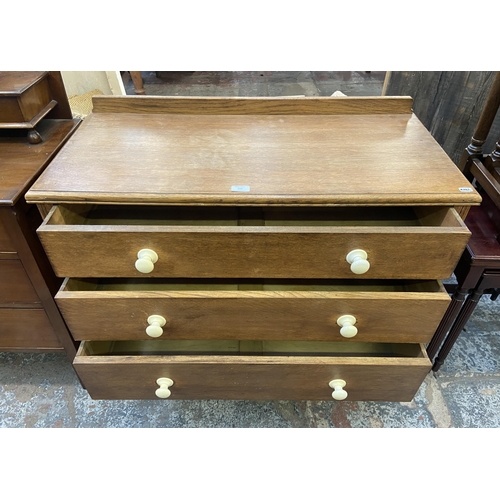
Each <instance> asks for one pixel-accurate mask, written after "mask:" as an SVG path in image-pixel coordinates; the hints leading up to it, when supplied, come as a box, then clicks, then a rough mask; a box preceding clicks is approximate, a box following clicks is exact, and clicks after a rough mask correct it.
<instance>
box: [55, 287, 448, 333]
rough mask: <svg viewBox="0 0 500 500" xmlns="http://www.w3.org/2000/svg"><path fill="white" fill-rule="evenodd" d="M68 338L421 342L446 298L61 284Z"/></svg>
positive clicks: (418, 290) (397, 292)
mask: <svg viewBox="0 0 500 500" xmlns="http://www.w3.org/2000/svg"><path fill="white" fill-rule="evenodd" d="M56 301H57V304H58V306H59V308H60V310H61V312H62V314H63V316H64V319H65V320H66V322H67V323H68V326H69V328H70V330H71V332H72V334H73V336H74V338H75V340H147V339H151V338H152V336H154V338H159V339H177V340H194V339H198V340H203V339H237V340H310V341H361V342H421V343H424V342H428V341H429V340H430V338H431V337H432V335H433V334H434V331H435V330H436V328H437V326H438V324H439V322H440V320H441V318H442V316H443V314H444V312H445V310H446V308H447V306H448V303H449V301H450V298H449V296H448V294H447V293H446V291H445V290H444V287H443V285H442V284H441V283H440V282H438V281H419V280H407V281H403V280H394V281H391V280H358V281H356V282H354V283H353V282H352V281H351V280H238V281H232V280H173V279H171V280H167V279H147V278H144V279H74V278H72V279H66V280H65V282H64V283H63V285H62V287H61V289H60V291H59V292H58V294H57V295H56Z"/></svg>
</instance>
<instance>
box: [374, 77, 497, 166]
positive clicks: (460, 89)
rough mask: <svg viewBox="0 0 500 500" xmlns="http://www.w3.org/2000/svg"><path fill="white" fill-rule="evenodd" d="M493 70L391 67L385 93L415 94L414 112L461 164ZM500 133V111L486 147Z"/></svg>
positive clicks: (488, 147) (488, 87)
mask: <svg viewBox="0 0 500 500" xmlns="http://www.w3.org/2000/svg"><path fill="white" fill-rule="evenodd" d="M494 78H495V72H494V71H390V72H388V73H387V75H386V79H385V82H384V89H383V90H382V94H383V95H387V96H401V95H402V96H405V95H411V96H412V97H413V101H414V103H413V112H414V113H415V114H416V115H417V116H418V119H419V120H420V121H421V122H422V123H423V125H424V126H425V128H426V129H427V130H428V131H429V132H430V133H431V135H432V136H433V137H434V139H436V141H437V142H438V144H439V145H440V146H441V147H442V148H443V149H444V150H445V152H446V153H447V154H448V156H449V157H450V158H451V159H452V161H453V162H454V163H455V164H456V165H458V163H459V161H460V158H461V156H462V151H463V149H464V144H467V143H468V141H469V139H470V137H471V136H472V134H473V132H474V127H475V124H476V123H478V120H479V116H480V115H481V110H482V109H483V107H484V104H485V102H486V98H487V97H488V91H489V89H490V87H491V85H492V82H493V79H494ZM497 137H500V115H499V116H497V118H496V119H495V120H494V121H493V122H492V125H491V135H490V137H489V138H488V139H487V141H486V143H485V150H486V151H491V150H492V149H493V148H494V140H493V138H497Z"/></svg>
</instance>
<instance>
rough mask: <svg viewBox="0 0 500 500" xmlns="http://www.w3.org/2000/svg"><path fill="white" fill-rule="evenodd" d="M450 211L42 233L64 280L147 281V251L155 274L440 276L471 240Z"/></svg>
mask: <svg viewBox="0 0 500 500" xmlns="http://www.w3.org/2000/svg"><path fill="white" fill-rule="evenodd" d="M352 210H354V209H352ZM61 213H62V212H61V211H60V210H59V209H58V208H54V209H53V211H52V212H51V214H54V215H56V214H61ZM446 213H447V214H448V215H447V216H446V217H445V218H444V220H443V221H442V224H443V225H441V224H439V223H438V224H437V225H434V224H433V223H432V216H430V215H429V216H428V217H429V218H430V219H429V220H431V222H430V223H429V224H430V225H426V226H413V225H412V226H405V225H402V226H400V225H397V226H393V225H392V223H391V224H390V225H388V226H384V225H381V226H377V225H373V226H372V225H368V226H359V225H358V226H344V225H341V226H337V225H307V224H306V223H305V222H302V224H301V225H294V224H291V225H285V224H283V225H280V224H276V223H274V221H271V223H272V224H273V223H274V224H276V225H267V226H261V225H248V226H243V225H242V226H238V225H216V226H206V225H201V224H197V225H156V224H154V225H143V224H141V223H139V224H138V225H131V224H125V225H120V224H117V225H112V224H103V225H97V224H96V225H94V224H89V225H86V224H74V225H72V224H62V225H59V224H52V223H51V221H52V217H51V216H50V215H49V216H48V219H46V221H45V222H44V223H43V224H42V225H41V226H40V228H39V229H38V236H39V238H40V240H41V242H42V244H43V246H44V249H45V251H46V253H47V255H48V257H49V259H50V260H51V263H52V266H53V268H54V270H55V272H56V274H57V275H58V276H60V277H67V276H71V277H102V276H105V277H144V275H143V274H141V273H140V272H139V271H137V270H136V269H135V262H136V260H137V253H138V251H139V250H141V249H143V248H149V249H152V250H154V251H155V252H156V253H157V254H158V256H159V258H158V262H157V263H156V264H155V267H154V270H153V272H152V273H151V274H150V275H148V276H150V277H191V278H217V277H219V278H223V277H227V278H230V277H231V278H359V277H364V278H370V279H373V278H384V279H391V278H399V279H442V278H446V277H449V276H450V275H451V273H452V271H453V268H454V266H455V264H456V263H457V261H458V259H459V257H460V254H461V253H462V251H463V249H464V248H465V245H466V243H467V241H468V239H469V236H470V232H469V231H468V229H467V228H466V227H465V225H464V224H463V222H462V221H461V220H460V219H459V217H458V215H457V214H456V212H454V211H453V210H452V209H450V210H449V211H446ZM434 218H435V216H434ZM55 219H57V217H55ZM141 222H143V221H142V219H141ZM424 222H425V221H424ZM153 223H154V221H153ZM332 223H333V224H335V221H333V222H332ZM358 248H361V249H363V250H365V251H366V252H367V253H368V260H369V262H370V265H371V267H370V269H369V270H368V272H367V273H366V274H364V275H355V274H353V273H352V271H351V270H350V265H349V263H348V262H347V261H346V256H347V254H348V253H349V252H350V251H351V250H355V249H358ZM326 249H328V250H326Z"/></svg>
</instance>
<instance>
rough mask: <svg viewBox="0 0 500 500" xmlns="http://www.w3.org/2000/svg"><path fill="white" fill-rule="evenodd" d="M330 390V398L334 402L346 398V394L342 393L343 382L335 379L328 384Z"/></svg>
mask: <svg viewBox="0 0 500 500" xmlns="http://www.w3.org/2000/svg"><path fill="white" fill-rule="evenodd" d="M328 385H329V386H330V387H331V388H332V389H333V392H332V398H333V399H335V400H336V401H342V400H343V399H345V398H346V397H347V392H346V391H344V387H345V380H342V379H335V380H332V381H331V382H330V383H329V384H328Z"/></svg>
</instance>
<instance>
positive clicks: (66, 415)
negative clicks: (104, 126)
mask: <svg viewBox="0 0 500 500" xmlns="http://www.w3.org/2000/svg"><path fill="white" fill-rule="evenodd" d="M143 76H144V85H145V89H146V93H147V94H150V95H331V94H332V93H333V92H334V91H336V90H340V91H342V92H344V93H346V94H348V95H380V92H381V89H382V84H383V78H384V74H383V72H372V73H367V72H345V73H340V72H337V73H324V72H296V73H293V72H287V73H281V74H275V73H270V72H263V73H259V72H239V73H238V72H234V73H229V72H228V73H207V72H200V73H198V72H192V73H189V74H186V73H175V74H167V73H158V76H160V77H161V78H158V77H157V75H156V73H155V72H144V73H143ZM126 78H127V75H125V79H126ZM125 86H126V89H127V92H128V93H130V94H133V93H134V92H133V87H132V84H131V82H130V81H127V80H126V81H125ZM498 307H499V304H498V302H492V301H491V300H489V298H487V297H483V298H482V299H481V302H480V304H479V306H478V307H477V309H476V310H475V312H474V315H473V316H472V318H471V319H470V321H469V323H468V324H467V327H466V331H464V332H463V333H462V335H461V336H460V337H459V339H458V341H457V343H456V345H455V347H454V349H453V350H452V351H451V353H450V355H449V357H448V359H447V360H446V362H445V364H444V366H443V367H442V368H441V370H440V371H439V372H437V373H430V374H429V375H428V376H427V378H426V379H425V381H424V384H423V385H422V386H421V388H420V390H419V391H418V393H417V395H416V397H415V398H414V400H413V401H412V402H411V403H374V402H348V401H343V402H335V401H333V400H332V401H326V402H309V401H304V402H291V401H274V402H261V401H171V400H166V401H158V400H151V401H93V400H92V399H90V397H89V396H88V394H87V392H86V391H85V390H84V389H82V387H81V386H80V384H79V382H78V380H77V377H76V375H75V373H74V371H73V369H72V367H71V365H70V363H69V361H68V360H67V359H66V357H65V356H64V355H60V354H13V353H0V427H11V428H13V427H16V428H17V427H79V428H82V427H94V428H101V427H155V428H157V427H172V428H179V427H198V428H199V427H204V428H210V427H241V428H248V427H262V428H264V427H268V428H271V427H272V428H278V427H279V428H284V427H353V428H367V427H370V428H377V427H392V428H416V427H422V428H423V427H439V428H444V427H474V428H477V427H483V428H484V427H495V428H496V427H500V318H499V316H498Z"/></svg>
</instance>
